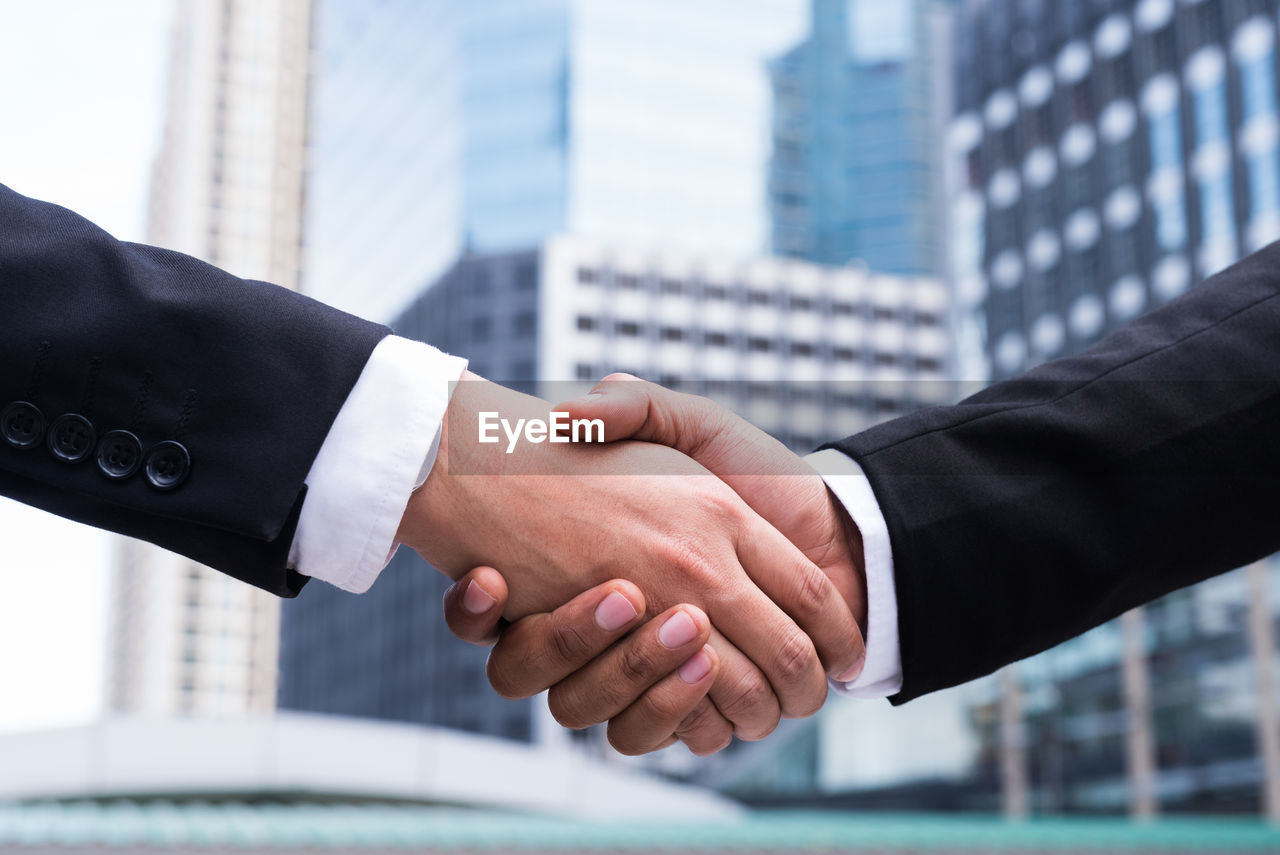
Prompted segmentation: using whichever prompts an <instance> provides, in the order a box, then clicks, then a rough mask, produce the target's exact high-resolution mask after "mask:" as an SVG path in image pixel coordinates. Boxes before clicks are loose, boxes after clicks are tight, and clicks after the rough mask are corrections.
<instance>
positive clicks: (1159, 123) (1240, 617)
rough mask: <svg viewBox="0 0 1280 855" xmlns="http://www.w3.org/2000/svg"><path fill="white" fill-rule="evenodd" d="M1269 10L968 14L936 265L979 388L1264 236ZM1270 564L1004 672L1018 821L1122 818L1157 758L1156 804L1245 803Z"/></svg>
mask: <svg viewBox="0 0 1280 855" xmlns="http://www.w3.org/2000/svg"><path fill="white" fill-rule="evenodd" d="M1278 13H1280V4H1278V3H1276V2H1272V0H1202V2H1195V1H1194V0H1178V2H1175V0H1090V2H1071V3H1059V2H1048V0H1019V2H1014V0H973V2H966V3H964V4H963V5H962V7H961V11H960V13H959V15H958V18H957V20H956V24H955V42H954V50H955V56H956V70H955V81H956V89H957V91H956V96H955V97H956V108H957V114H956V117H955V119H954V121H953V122H952V124H951V127H950V130H949V134H948V138H947V140H946V143H945V144H946V152H947V169H946V173H947V184H948V204H949V206H950V210H949V215H950V219H951V222H952V224H953V231H952V237H951V254H950V258H949V267H950V273H951V276H952V278H953V282H954V284H955V293H956V296H957V301H958V303H959V304H960V306H961V308H962V310H967V311H966V312H965V316H966V322H965V325H964V328H963V329H962V331H961V332H962V334H963V336H964V339H965V341H967V342H968V343H969V344H970V345H971V346H972V347H973V348H974V350H975V352H977V353H978V355H979V357H980V359H979V360H978V361H980V362H985V364H986V367H987V368H988V369H989V371H990V374H991V375H992V376H993V377H994V378H995V379H1000V378H1003V377H1009V376H1011V375H1014V374H1017V373H1018V372H1020V371H1022V370H1024V369H1026V368H1028V367H1030V366H1033V365H1036V364H1039V363H1041V362H1044V361H1047V360H1051V359H1054V358H1057V357H1061V356H1065V355H1069V354H1072V353H1076V352H1079V351H1080V350H1082V349H1084V348H1085V347H1087V346H1088V345H1090V344H1091V343H1093V342H1095V341H1097V340H1098V339H1099V338H1101V337H1102V336H1104V335H1106V334H1107V333H1108V332H1110V331H1112V330H1114V329H1116V328H1117V327H1119V326H1122V325H1124V324H1125V323H1128V322H1129V321H1131V320H1132V319H1133V318H1135V317H1137V316H1138V315H1140V314H1141V313H1142V312H1144V311H1147V310H1149V309H1151V308H1154V307H1157V306H1160V305H1162V304H1164V303H1166V302H1168V301H1170V300H1172V299H1174V298H1176V297H1177V296H1178V295H1180V294H1182V293H1183V292H1185V291H1186V290H1187V289H1188V288H1191V287H1194V284H1195V283H1196V282H1197V281H1199V280H1200V279H1202V278H1203V277H1205V276H1207V275H1210V274H1212V273H1214V272H1216V271H1218V270H1221V269H1222V268H1223V267H1226V266H1227V265H1229V264H1231V263H1232V262H1233V261H1235V260H1236V259H1238V258H1240V257H1242V256H1243V255H1245V254H1248V253H1249V252H1251V251H1253V250H1255V249H1257V248H1260V247H1261V246H1263V245H1265V244H1267V243H1269V242H1270V241H1272V240H1274V239H1276V238H1277V237H1280V217H1277V210H1278V209H1277V205H1278V204H1280V123H1278V118H1280V101H1278V100H1277V64H1276V44H1277V42H1276V38H1277V24H1278V21H1280V18H1278V17H1277V16H1278ZM1272 563H1273V565H1274V563H1275V562H1274V559H1273V562H1272ZM1275 571H1276V568H1275V567H1274V566H1272V567H1271V568H1270V569H1269V570H1264V569H1263V567H1261V566H1257V567H1254V568H1249V569H1248V570H1242V571H1236V572H1234V573H1231V574H1228V575H1226V576H1223V577H1219V578H1217V579H1214V580H1210V581H1208V582H1205V583H1203V584H1200V585H1198V586H1196V587H1194V588H1191V589H1188V590H1185V591H1181V592H1177V593H1175V594H1173V595H1170V596H1168V597H1166V598H1165V599H1163V600H1161V601H1159V602H1157V603H1155V604H1152V605H1151V606H1148V607H1147V608H1145V609H1143V610H1142V611H1141V612H1138V613H1136V614H1135V616H1134V617H1133V618H1132V621H1133V623H1132V624H1131V626H1130V631H1131V633H1132V635H1131V637H1130V639H1129V640H1128V641H1126V631H1125V625H1124V623H1123V622H1121V621H1117V622H1114V623H1111V624H1107V625H1105V626H1103V627H1099V628H1098V629H1096V630H1094V631H1093V632H1091V633H1089V634H1087V635H1085V636H1083V637H1081V638H1079V639H1076V640H1073V641H1071V642H1068V643H1066V644H1064V645H1062V646H1060V647H1058V648H1056V649H1055V650H1052V651H1049V652H1047V653H1045V654H1043V655H1041V656H1039V657H1036V658H1034V659H1032V660H1030V661H1028V662H1026V663H1020V664H1019V665H1018V666H1016V670H1015V672H1014V673H1015V674H1016V681H1017V683H1018V685H1019V686H1020V687H1021V693H1022V697H1021V703H1022V708H1023V723H1022V730H1021V733H1020V734H1019V735H1018V736H1017V739H1018V740H1020V742H1021V745H1022V747H1023V749H1024V750H1025V763H1026V773H1027V780H1028V784H1029V797H1030V804H1031V807H1032V809H1036V810H1045V811H1072V810H1116V811H1120V810H1125V809H1126V808H1127V807H1129V806H1131V805H1132V804H1133V799H1134V792H1135V787H1136V786H1138V785H1137V782H1136V779H1135V777H1134V769H1135V765H1134V764H1135V762H1138V761H1135V760H1134V759H1133V757H1132V754H1133V752H1134V751H1135V750H1136V751H1137V753H1138V754H1139V755H1143V754H1146V755H1147V757H1148V762H1150V763H1151V764H1152V765H1153V766H1154V769H1153V770H1152V771H1151V773H1150V775H1149V776H1148V777H1149V778H1150V780H1149V782H1148V784H1147V786H1149V787H1150V790H1151V800H1152V807H1157V808H1159V809H1163V810H1255V809H1257V807H1258V805H1259V787H1260V782H1261V781H1262V779H1263V778H1264V766H1265V763H1264V758H1263V757H1262V756H1261V752H1260V750H1259V747H1258V746H1259V742H1260V740H1259V733H1260V728H1261V727H1274V726H1275V725H1274V722H1271V723H1269V724H1268V723H1267V722H1266V721H1265V719H1260V715H1261V714H1262V711H1263V710H1264V709H1265V708H1266V707H1267V706H1268V703H1269V702H1271V701H1273V700H1274V699H1270V698H1263V697H1261V696H1260V695H1259V686H1260V685H1261V686H1266V685H1272V684H1273V680H1272V672H1273V670H1274V650H1273V649H1270V646H1268V647H1258V641H1257V639H1258V638H1259V637H1260V636H1257V635H1256V634H1255V635H1250V633H1249V632H1248V631H1247V626H1248V625H1249V624H1250V621H1251V620H1254V619H1260V620H1261V621H1262V623H1263V624H1271V625H1274V623H1275V617H1276V614H1277V613H1278V612H1280V590H1278V587H1280V586H1278V585H1277V582H1276V578H1275V576H1276V572H1275ZM1272 646H1273V645H1272ZM1126 650H1128V651H1129V655H1128V656H1126ZM1135 663H1136V664H1137V666H1138V667H1136V669H1135ZM1143 672H1145V673H1143ZM1127 674H1128V675H1129V678H1134V679H1137V680H1138V683H1139V684H1145V685H1148V686H1149V699H1147V698H1146V697H1145V695H1144V693H1142V692H1139V693H1138V695H1136V696H1135V694H1134V690H1133V686H1132V685H1131V684H1127V683H1126V679H1127V677H1126V675H1127ZM1135 675H1136V677H1135ZM975 691H979V692H985V693H986V697H985V698H979V699H978V700H977V702H975V704H974V706H973V708H972V724H973V727H974V728H975V732H976V733H977V735H978V736H979V739H980V743H981V744H982V745H983V746H984V748H983V749H982V751H981V752H980V753H979V768H983V769H986V770H987V772H986V777H987V778H988V779H991V778H992V777H993V776H995V772H996V770H997V769H998V766H999V758H1000V745H1001V744H1002V740H1008V739H1009V738H1010V735H1009V733H1008V731H1007V729H1005V730H1004V731H1002V728H1001V726H1000V724H999V719H1000V708H1001V703H1002V694H1003V692H1002V690H1001V688H1000V686H999V685H998V684H997V683H996V682H995V681H988V682H985V683H982V684H979V686H978V687H976V689H975ZM1135 697H1138V698H1139V701H1138V706H1137V707H1136V708H1135V700H1134V699H1135ZM1147 703H1149V711H1147V710H1145V709H1144V708H1143V707H1144V706H1145V705H1146V704H1147ZM1135 728H1136V729H1137V731H1142V732H1143V736H1142V739H1144V740H1145V739H1148V738H1149V739H1150V745H1149V746H1148V747H1147V748H1142V747H1138V748H1137V749H1135V741H1134V740H1135V736H1134V734H1135ZM1127 757H1128V758H1129V759H1128V760H1127V759H1126V758H1127ZM1273 774H1274V769H1273Z"/></svg>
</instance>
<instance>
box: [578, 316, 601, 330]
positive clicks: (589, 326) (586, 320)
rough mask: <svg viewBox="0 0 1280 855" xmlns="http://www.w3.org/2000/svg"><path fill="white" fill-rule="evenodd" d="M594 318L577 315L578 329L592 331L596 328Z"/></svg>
mask: <svg viewBox="0 0 1280 855" xmlns="http://www.w3.org/2000/svg"><path fill="white" fill-rule="evenodd" d="M596 326H597V325H596V319H595V318H592V317H589V316H587V315H578V329H579V330H580V331H581V332H592V331H593V330H595V328H596Z"/></svg>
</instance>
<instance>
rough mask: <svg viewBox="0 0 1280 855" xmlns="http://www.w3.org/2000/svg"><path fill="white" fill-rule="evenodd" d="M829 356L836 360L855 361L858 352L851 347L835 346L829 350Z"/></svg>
mask: <svg viewBox="0 0 1280 855" xmlns="http://www.w3.org/2000/svg"><path fill="white" fill-rule="evenodd" d="M831 358H832V359H834V360H835V361H836V362H857V361H858V354H857V353H855V352H854V350H853V348H852V347H837V348H836V349H835V350H833V351H831Z"/></svg>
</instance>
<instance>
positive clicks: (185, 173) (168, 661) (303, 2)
mask: <svg viewBox="0 0 1280 855" xmlns="http://www.w3.org/2000/svg"><path fill="white" fill-rule="evenodd" d="M310 16H311V7H310V0H223V2H216V3H213V2H202V0H182V2H179V3H176V4H175V18H174V23H173V32H172V42H171V45H170V54H171V57H170V65H169V92H168V101H167V109H166V118H165V128H164V139H163V141H162V145H161V148H160V153H159V156H158V158H157V160H156V165H155V173H154V177H153V184H152V194H151V207H150V223H149V233H148V239H149V241H150V242H152V243H154V244H157V245H159V246H164V247H167V248H170V249H175V250H179V251H181V252H185V253H188V254H190V255H194V256H196V257H198V258H202V259H204V260H206V261H209V262H211V263H213V264H216V265H218V266H220V267H223V268H226V269H228V270H230V271H231V272H233V273H236V274H238V275H240V276H245V277H250V278H255V279H264V280H267V281H271V282H275V283H278V284H281V285H285V286H288V287H297V283H298V275H299V264H300V257H299V256H300V246H301V233H302V222H301V214H302V196H303V179H304V174H305V169H304V165H305V155H306V136H307V135H306V130H307V85H308V68H309V52H310V32H311V17H310ZM279 608H280V607H279V601H278V600H277V599H276V598H275V597H272V596H271V595H269V594H265V593H263V592H261V591H258V590H256V589H253V588H250V587H248V586H247V585H244V584H243V583H241V582H237V581H235V580H233V579H231V578H229V577H227V576H224V575H222V574H221V573H217V572H215V571H213V570H210V569H208V568H206V567H202V566H200V565H198V564H195V563H194V562H192V561H190V560H188V559H186V558H182V557H180V556H177V555H174V554H172V553H168V552H164V551H162V550H160V549H157V548H155V547H152V546H149V545H147V544H143V543H139V542H128V543H125V544H123V545H122V547H121V549H120V551H119V558H118V564H117V567H116V572H115V580H114V599H113V602H112V612H111V618H110V633H111V636H110V652H109V656H108V662H109V666H108V668H109V678H108V679H109V686H108V699H107V706H108V709H109V710H111V711H114V712H144V713H160V714H209V715H235V714H241V713H245V712H251V711H264V710H271V709H273V708H274V706H275V692H276V659H277V650H278V638H279V631H278V628H279Z"/></svg>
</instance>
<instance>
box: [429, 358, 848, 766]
mask: <svg viewBox="0 0 1280 855" xmlns="http://www.w3.org/2000/svg"><path fill="white" fill-rule="evenodd" d="M557 409H559V410H567V411H569V412H570V413H571V415H572V416H573V417H576V418H599V419H602V420H603V421H604V423H605V426H606V439H610V440H618V439H623V438H628V437H635V438H642V439H646V440H650V441H653V442H660V443H663V444H668V445H671V446H672V447H674V448H676V449H678V450H680V451H682V452H685V453H687V454H689V455H691V456H692V457H694V459H696V460H698V461H699V462H700V463H702V464H703V465H705V466H707V468H708V469H710V470H711V471H712V472H714V473H715V474H717V475H719V476H720V477H721V478H723V479H724V480H725V482H726V483H728V484H729V485H731V486H732V487H733V488H734V489H735V490H736V491H737V492H738V493H739V495H741V496H742V497H743V498H744V499H746V500H747V502H748V503H749V504H751V505H752V506H753V507H754V508H755V510H756V511H757V512H758V513H760V515H761V516H762V517H764V518H765V519H766V520H767V521H769V522H771V523H773V524H774V525H775V526H777V527H778V528H779V530H780V531H781V532H782V533H783V534H786V535H787V536H788V537H790V538H791V539H792V540H793V542H795V543H796V544H797V545H798V546H799V547H800V548H801V549H802V550H803V551H804V552H805V554H806V556H807V557H809V558H810V559H811V560H812V561H814V563H815V564H816V565H817V566H819V567H820V568H822V570H823V572H825V573H826V574H827V575H828V576H829V577H830V578H831V579H832V581H833V583H834V584H835V585H836V587H837V588H838V589H839V590H840V591H841V594H842V595H843V596H844V598H845V601H846V603H847V604H848V607H849V609H850V610H851V611H852V612H853V613H854V614H856V615H857V616H858V623H859V625H860V626H861V625H863V624H864V623H865V619H866V597H865V591H864V588H865V582H864V580H863V565H862V550H861V540H860V538H859V536H858V532H857V529H856V527H854V526H853V524H852V522H851V521H850V520H849V519H848V517H847V515H846V514H845V513H844V511H843V508H841V506H840V505H839V503H838V502H836V501H834V500H833V499H832V497H831V496H830V494H829V493H828V491H827V489H826V486H825V484H824V483H823V481H822V479H821V477H819V476H818V475H817V474H816V473H815V472H813V470H812V469H810V468H809V467H808V466H807V465H806V464H805V463H804V462H803V461H802V460H800V459H799V458H798V457H796V456H795V455H794V454H792V453H791V452H790V451H788V450H787V449H786V447H785V446H783V445H782V444H781V443H779V442H777V441H776V440H774V439H773V438H771V437H769V436H768V435H767V434H765V433H763V432H761V431H759V430H758V429H756V428H754V427H753V426H751V425H750V424H748V423H747V422H745V421H744V420H742V419H740V418H738V417H737V416H735V415H733V414H732V413H730V412H728V411H727V410H724V409H723V408H721V407H719V406H717V405H716V404H714V403H713V402H711V401H709V400H706V399H703V398H698V397H694V396H691V395H681V394H678V393H675V392H671V391H669V390H667V389H664V388H662V387H660V386H655V385H653V384H650V383H645V382H641V381H637V380H635V378H632V377H630V376H628V375H612V376H611V377H608V378H606V379H605V381H602V383H601V384H600V385H599V386H598V387H597V390H596V392H595V393H593V394H592V395H591V396H589V397H588V398H586V399H583V400H581V401H572V402H569V403H566V404H563V405H561V406H560V407H558V408H557ZM477 572H483V573H484V574H485V579H486V582H485V584H486V585H488V586H489V587H493V588H498V587H499V586H501V585H502V582H501V576H500V575H498V574H497V571H495V570H493V569H491V568H485V569H484V570H483V571H477ZM461 587H462V583H460V584H459V585H458V586H455V590H456V589H458V588H461ZM446 617H447V618H448V619H449V621H450V626H451V628H453V629H454V632H455V634H458V635H459V636H460V637H462V638H464V639H467V640H471V641H475V642H483V640H484V639H485V637H486V636H491V635H492V634H493V633H494V631H495V630H496V617H495V618H494V619H493V620H490V621H486V620H485V619H484V618H483V617H479V618H472V619H471V621H470V622H467V620H466V618H465V617H460V600H459V599H458V597H457V595H452V596H451V598H447V599H446ZM540 617H545V616H540ZM566 619H568V616H567V614H565V613H561V614H560V618H559V620H566ZM574 629H575V627H573V626H568V625H564V626H562V627H561V629H560V631H561V632H572V631H574ZM579 635H581V633H579ZM504 642H505V636H504ZM584 646H587V647H589V646H590V645H584ZM606 646H607V645H606V644H600V645H597V646H596V647H595V648H594V649H593V650H592V651H591V654H600V653H603V651H604V650H605V647H606ZM579 653H580V656H581V657H582V658H583V660H584V661H585V659H586V658H587V657H588V656H589V655H590V654H588V652H586V651H579ZM602 659H603V657H602ZM860 669H861V662H860V661H859V662H858V663H857V664H856V665H855V666H854V667H853V668H851V669H849V671H847V672H846V673H844V674H843V675H839V676H838V679H841V680H844V681H847V680H851V679H854V678H855V677H856V676H857V673H858V671H860ZM594 673H595V674H597V675H599V680H598V681H597V687H603V686H605V685H606V684H611V685H614V686H619V685H621V686H626V685H628V683H627V681H626V680H625V677H626V675H625V674H624V673H622V672H621V670H620V669H617V668H615V669H614V670H613V671H612V672H610V671H608V670H607V669H605V670H603V671H602V670H601V669H600V668H596V669H595V670H594ZM489 674H490V679H491V681H493V682H494V685H495V686H499V685H500V684H501V683H502V682H503V681H504V680H506V679H508V677H507V675H508V674H527V675H529V678H530V680H531V681H532V682H531V683H530V684H529V685H528V686H526V687H524V688H526V689H527V690H528V691H527V693H528V694H532V693H533V692H535V691H538V690H541V689H543V688H549V687H552V686H554V685H555V684H556V683H557V682H558V681H559V680H560V679H562V678H563V676H564V675H563V674H561V673H560V672H552V674H551V675H550V676H554V677H555V679H554V680H550V679H548V676H549V675H547V673H546V672H538V671H534V670H531V669H529V668H527V667H526V666H525V665H524V663H523V659H522V657H521V656H520V655H519V654H518V653H517V652H516V649H515V648H514V647H512V646H511V645H507V644H505V643H504V644H500V646H499V648H498V649H497V650H495V652H494V655H493V656H491V657H490V660H489ZM544 680H545V682H544ZM633 688H634V691H633V694H632V696H631V698H632V700H633V701H635V700H638V699H639V698H641V697H643V691H644V690H643V689H642V688H636V687H633ZM553 691H554V689H553ZM709 706H710V705H709V704H707V702H706V701H702V702H701V703H700V704H698V705H696V706H695V707H694V708H693V709H691V710H690V714H689V715H688V716H687V717H686V719H685V720H683V721H682V723H681V725H680V727H678V728H677V729H676V730H675V731H674V733H673V734H671V735H668V736H667V738H666V739H659V738H657V737H656V736H655V734H654V732H653V727H652V724H653V723H652V722H641V721H638V720H637V717H636V716H631V717H629V718H628V719H626V720H620V719H618V718H613V717H610V716H608V715H606V714H605V710H606V709H607V707H606V706H605V705H596V706H595V707H594V708H593V709H592V715H589V716H586V717H585V718H584V719H581V720H579V721H577V722H576V723H577V724H578V725H579V726H581V723H583V722H584V721H585V723H588V724H589V723H597V722H600V721H604V720H605V719H606V718H609V719H611V720H610V728H609V736H610V741H611V742H613V743H614V745H615V747H619V746H628V747H630V746H634V745H638V744H649V745H652V746H653V747H655V748H657V747H662V746H663V745H665V744H669V742H670V741H671V740H672V739H674V738H676V737H678V738H680V739H681V740H682V741H684V742H685V743H686V744H687V745H688V746H689V747H690V749H691V750H693V751H694V752H695V753H708V752H709V751H714V750H718V748H719V747H723V746H722V745H720V744H719V741H718V739H717V736H718V734H717V732H716V730H715V728H714V727H711V726H709V725H708V719H712V718H713V715H712V714H713V713H714V710H711V709H708V707H709ZM553 709H554V707H553ZM585 719H591V720H590V721H586V720H585ZM562 723H564V722H562ZM645 725H649V726H648V727H645ZM619 750H623V749H622V747H619Z"/></svg>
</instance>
